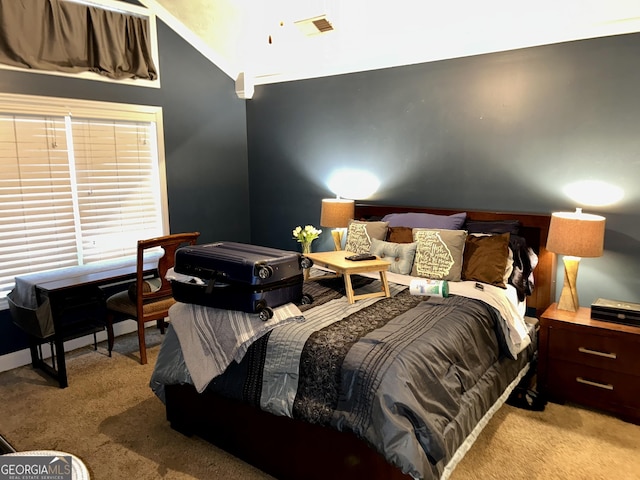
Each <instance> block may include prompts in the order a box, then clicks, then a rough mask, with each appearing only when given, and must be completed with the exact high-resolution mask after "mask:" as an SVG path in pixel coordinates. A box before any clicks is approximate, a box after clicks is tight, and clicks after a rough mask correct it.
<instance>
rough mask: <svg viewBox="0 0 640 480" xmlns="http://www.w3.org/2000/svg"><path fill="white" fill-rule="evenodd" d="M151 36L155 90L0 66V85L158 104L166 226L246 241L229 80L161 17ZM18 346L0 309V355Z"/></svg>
mask: <svg viewBox="0 0 640 480" xmlns="http://www.w3.org/2000/svg"><path fill="white" fill-rule="evenodd" d="M158 42H159V52H160V62H159V63H160V66H159V67H160V76H161V88H160V89H156V88H145V87H136V86H126V85H117V84H113V83H105V82H99V81H90V80H79V79H73V78H67V77H59V76H52V75H42V74H36V73H22V72H14V71H7V70H0V92H4V93H20V94H29V95H42V96H50V97H66V98H80V99H88V100H102V101H109V102H121V103H135V104H144V105H160V106H162V108H163V122H164V141H165V152H166V155H165V158H166V173H167V188H168V202H169V217H170V218H169V222H170V226H171V231H172V232H184V231H193V230H197V231H200V232H201V234H202V235H201V242H212V241H215V240H219V239H229V240H236V241H244V242H248V241H249V240H250V230H249V226H250V225H249V190H248V188H249V187H248V163H247V136H246V116H245V101H244V100H240V99H238V98H237V96H236V94H235V85H234V81H233V80H232V79H230V78H229V77H228V76H227V75H226V74H225V73H224V72H222V71H221V70H220V69H218V68H217V67H216V66H215V65H213V64H212V63H211V62H210V61H209V60H208V59H206V58H205V57H203V56H202V55H201V54H200V53H198V52H197V51H196V50H195V49H194V48H192V47H191V46H190V45H189V44H187V43H186V42H185V41H184V40H183V39H182V38H181V37H179V36H178V35H176V34H175V32H173V31H172V30H171V29H170V28H168V27H167V26H166V25H164V24H163V23H161V22H158ZM25 345H26V341H25V338H24V336H23V335H22V333H21V332H20V331H19V330H18V329H17V327H15V326H14V325H13V324H12V323H11V320H10V316H9V311H8V310H4V311H0V354H3V353H8V352H12V351H16V350H19V349H21V348H24V346H25Z"/></svg>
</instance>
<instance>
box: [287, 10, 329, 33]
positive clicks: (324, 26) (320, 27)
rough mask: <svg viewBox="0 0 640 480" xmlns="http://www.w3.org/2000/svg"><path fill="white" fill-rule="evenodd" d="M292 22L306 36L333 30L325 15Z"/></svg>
mask: <svg viewBox="0 0 640 480" xmlns="http://www.w3.org/2000/svg"><path fill="white" fill-rule="evenodd" d="M294 23H295V25H296V26H297V27H298V28H299V29H300V31H301V32H302V33H303V34H304V35H307V36H312V35H319V34H321V33H327V32H332V31H333V30H334V28H333V25H332V24H331V22H330V21H329V20H327V16H326V15H320V16H319V17H313V18H307V19H305V20H298V21H297V22H294Z"/></svg>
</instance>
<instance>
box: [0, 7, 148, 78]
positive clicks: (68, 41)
mask: <svg viewBox="0 0 640 480" xmlns="http://www.w3.org/2000/svg"><path fill="white" fill-rule="evenodd" d="M0 4H4V5H0V11H2V15H4V17H7V18H5V19H4V20H5V23H4V24H3V27H2V28H3V30H4V31H3V34H4V36H5V37H6V38H4V40H5V41H4V44H3V45H2V46H0V50H5V53H4V54H3V53H2V52H0V58H3V57H4V63H0V69H6V70H18V71H23V72H28V73H31V74H44V75H57V76H66V77H74V78H83V79H85V80H96V81H102V82H112V83H118V84H120V85H136V86H143V87H151V88H160V70H159V54H158V40H157V36H158V32H157V25H156V16H155V15H154V14H153V13H152V12H151V11H150V10H148V9H147V8H145V7H142V6H137V5H133V4H132V3H127V2H123V1H119V0H61V1H59V2H54V3H53V4H52V3H51V2H46V1H44V0H43V1H40V2H33V1H32V2H16V1H15V0H0ZM128 17H129V18H128ZM7 19H8V20H7ZM136 19H137V20H136ZM104 22H106V24H105V23H104ZM139 22H140V25H138V23H139ZM70 26H71V27H72V28H70ZM88 26H89V27H90V28H92V29H93V28H98V29H100V28H103V27H106V32H105V31H102V32H101V31H97V32H95V34H91V35H89V33H88V32H87V27H88ZM129 29H130V30H129ZM43 32H44V33H43ZM52 32H53V33H52ZM55 32H62V33H59V35H60V38H58V40H59V41H57V42H51V41H50V38H51V36H52V35H53V36H55V35H56V33H55ZM85 34H87V35H89V37H88V38H86V39H85V38H84V37H83V35H85ZM63 37H64V38H63ZM27 38H28V41H27V40H26V39H27ZM79 39H82V40H86V41H87V47H86V48H84V46H83V44H79V45H78V44H76V43H75V42H79V41H80V40H79ZM89 40H91V42H92V43H91V44H89ZM105 45H111V46H113V47H114V48H115V51H114V52H112V49H111V48H110V47H108V46H107V47H106V48H102V47H105ZM123 47H126V48H130V49H133V52H129V53H124V55H125V58H124V59H120V60H118V56H117V55H118V54H117V53H116V52H117V51H120V50H119V49H121V48H123ZM138 47H139V48H141V49H142V50H138ZM30 50H31V52H32V53H31V54H28V53H27V52H28V51H30ZM36 52H37V53H36ZM87 52H90V53H91V55H90V57H89V58H85V54H87ZM65 55H70V57H69V58H68V59H67V58H66V57H65ZM112 55H113V57H112ZM127 55H133V57H132V58H130V59H127V58H126V56H127ZM147 55H149V56H150V58H148V59H147V58H146V56H147ZM143 58H145V60H143ZM94 61H97V63H98V65H94V66H93V67H92V70H93V71H84V70H83V67H82V66H83V65H84V62H88V63H93V62H94ZM143 61H144V62H145V63H146V62H147V61H148V62H149V63H150V64H151V65H153V66H155V67H153V68H152V70H154V71H155V74H156V75H157V78H156V79H155V80H151V79H147V78H146V77H142V78H119V79H117V80H116V79H114V78H112V77H113V75H112V73H114V68H115V70H116V71H117V72H118V76H119V75H120V73H122V72H121V69H122V68H124V69H125V70H128V69H129V68H133V71H136V70H137V69H136V68H135V67H133V65H139V64H140V63H141V62H143ZM25 62H27V64H28V65H29V66H25ZM72 65H76V66H75V67H73V66H72ZM98 72H101V73H98Z"/></svg>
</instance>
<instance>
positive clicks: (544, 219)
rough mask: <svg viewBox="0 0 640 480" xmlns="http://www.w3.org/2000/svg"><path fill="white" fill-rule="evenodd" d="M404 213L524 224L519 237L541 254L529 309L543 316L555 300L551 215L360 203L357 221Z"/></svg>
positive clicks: (554, 256)
mask: <svg viewBox="0 0 640 480" xmlns="http://www.w3.org/2000/svg"><path fill="white" fill-rule="evenodd" d="M403 212H419V213H431V214H435V215H452V214H454V213H460V212H466V213H467V219H468V220H481V221H491V220H518V221H519V222H520V225H521V226H520V231H519V234H520V235H521V236H522V237H524V238H525V239H526V240H527V245H529V246H530V247H531V248H533V250H534V251H535V252H536V253H537V255H538V266H537V267H536V268H535V270H534V272H533V275H534V278H535V289H534V291H533V294H532V295H531V296H530V297H528V298H527V307H528V308H529V309H535V311H536V316H537V317H539V316H540V315H541V314H542V313H543V312H544V311H545V309H546V308H547V307H548V306H549V305H551V304H552V303H553V302H554V301H555V291H556V255H555V254H553V253H551V252H549V251H547V249H546V245H547V235H548V233H549V223H550V221H551V216H550V215H538V214H530V213H511V212H485V211H480V210H454V209H443V208H431V207H408V206H398V205H381V204H369V203H356V208H355V218H358V219H361V220H367V219H374V218H376V219H380V218H382V217H384V216H385V215H386V214H388V213H403Z"/></svg>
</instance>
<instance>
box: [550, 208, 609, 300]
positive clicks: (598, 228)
mask: <svg viewBox="0 0 640 480" xmlns="http://www.w3.org/2000/svg"><path fill="white" fill-rule="evenodd" d="M604 224H605V218H604V217H601V216H600V215H591V214H588V213H582V209H581V208H576V211H575V212H557V213H553V214H552V215H551V224H550V225H549V236H548V237H547V250H549V251H550V252H554V253H557V254H559V255H564V257H563V263H564V284H563V286H562V294H561V295H560V301H559V302H558V309H559V310H567V311H570V312H576V311H577V310H578V308H579V307H580V303H579V302H578V291H577V288H576V280H577V277H578V266H579V264H580V258H581V257H600V256H602V250H603V248H604Z"/></svg>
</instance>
